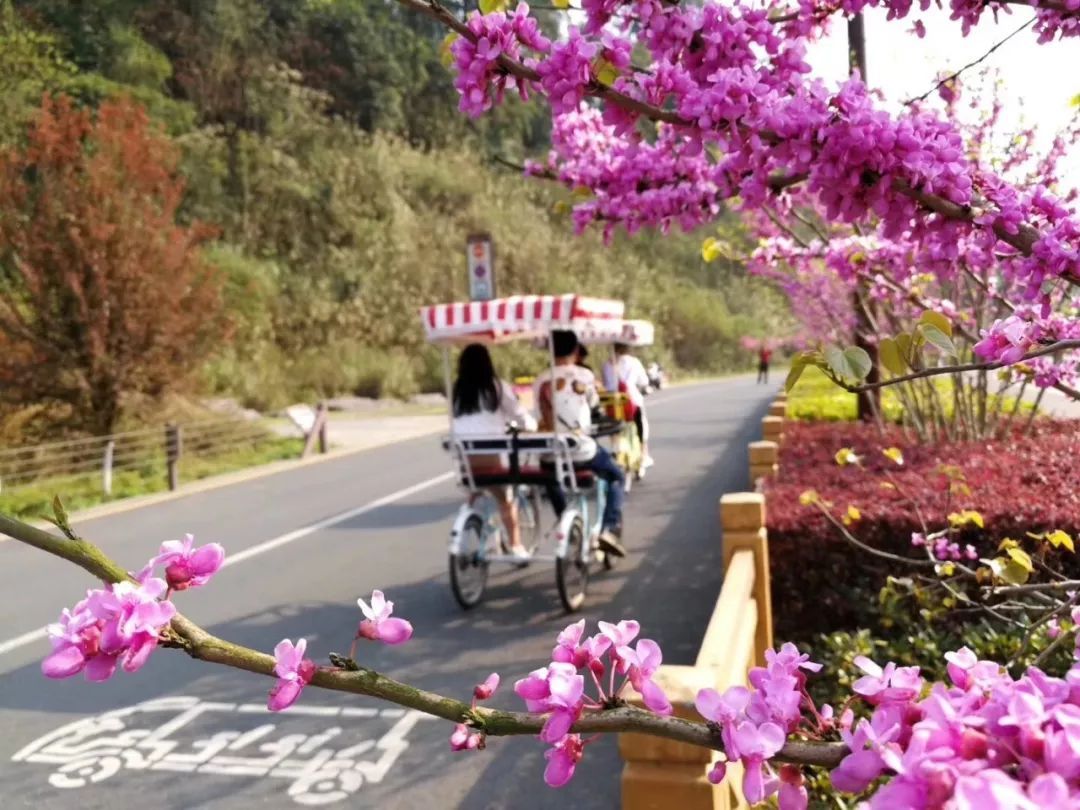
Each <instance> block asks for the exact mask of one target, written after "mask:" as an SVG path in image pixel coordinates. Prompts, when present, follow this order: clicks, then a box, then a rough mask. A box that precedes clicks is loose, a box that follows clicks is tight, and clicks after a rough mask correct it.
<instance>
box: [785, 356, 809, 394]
mask: <svg viewBox="0 0 1080 810" xmlns="http://www.w3.org/2000/svg"><path fill="white" fill-rule="evenodd" d="M816 365H817V355H816V354H815V353H814V352H801V353H799V354H797V355H795V359H793V360H792V361H791V370H790V371H788V375H787V379H786V380H784V390H785V391H790V390H791V389H792V388H794V387H795V383H797V382H798V381H799V378H800V377H801V376H802V373H803V372H804V371H806V367H807V366H816Z"/></svg>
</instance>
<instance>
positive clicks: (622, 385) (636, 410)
mask: <svg viewBox="0 0 1080 810" xmlns="http://www.w3.org/2000/svg"><path fill="white" fill-rule="evenodd" d="M603 376H604V387H605V388H606V389H608V390H609V391H620V392H622V393H624V394H626V396H627V397H628V398H629V400H630V412H631V413H632V414H633V418H634V424H635V425H636V426H637V434H638V440H639V441H640V442H641V457H642V467H643V468H644V469H647V468H649V467H651V466H652V465H653V460H652V456H650V455H649V420H648V419H647V418H646V416H645V394H646V392H648V391H650V390H652V386H651V384H650V382H649V375H648V374H647V373H646V371H645V366H643V365H642V364H641V361H640V360H638V359H637V358H636V357H634V355H632V354H630V347H629V346H627V345H626V344H623V343H616V344H615V359H614V361H611V360H609V361H608V362H606V363H604V371H603Z"/></svg>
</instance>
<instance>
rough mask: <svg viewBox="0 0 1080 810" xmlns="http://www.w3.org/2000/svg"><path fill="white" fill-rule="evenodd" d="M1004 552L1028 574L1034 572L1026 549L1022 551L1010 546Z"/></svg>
mask: <svg viewBox="0 0 1080 810" xmlns="http://www.w3.org/2000/svg"><path fill="white" fill-rule="evenodd" d="M1005 553H1006V554H1008V555H1009V557H1011V558H1012V561H1013V562H1014V563H1016V564H1017V565H1019V566H1020V567H1021V568H1023V569H1024V570H1025V571H1027V572H1028V573H1029V574H1031V573H1034V572H1035V566H1034V564H1033V563H1032V562H1031V557H1030V556H1028V553H1027V552H1026V551H1024V550H1023V549H1022V548H1015V547H1014V548H1010V549H1008V550H1007V551H1006V552H1005Z"/></svg>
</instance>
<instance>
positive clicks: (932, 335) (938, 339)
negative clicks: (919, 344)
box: [919, 323, 956, 357]
mask: <svg viewBox="0 0 1080 810" xmlns="http://www.w3.org/2000/svg"><path fill="white" fill-rule="evenodd" d="M919 332H920V333H921V334H922V336H923V337H924V338H926V342H927V343H929V344H930V345H931V346H933V347H934V348H935V349H937V350H938V351H940V352H941V353H942V354H944V355H948V356H949V357H956V346H955V345H953V342H952V338H951V337H949V336H948V335H946V334H945V333H944V332H942V331H941V330H940V329H938V328H937V327H936V326H931V325H930V324H928V323H921V324H919Z"/></svg>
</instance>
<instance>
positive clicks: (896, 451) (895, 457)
mask: <svg viewBox="0 0 1080 810" xmlns="http://www.w3.org/2000/svg"><path fill="white" fill-rule="evenodd" d="M881 454H882V455H883V456H885V458H887V459H889V461H891V462H893V463H894V464H896V465H897V466H898V467H899V466H902V465H903V463H904V454H903V453H902V452H900V448H899V447H890V448H888V449H886V450H882V451H881Z"/></svg>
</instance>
